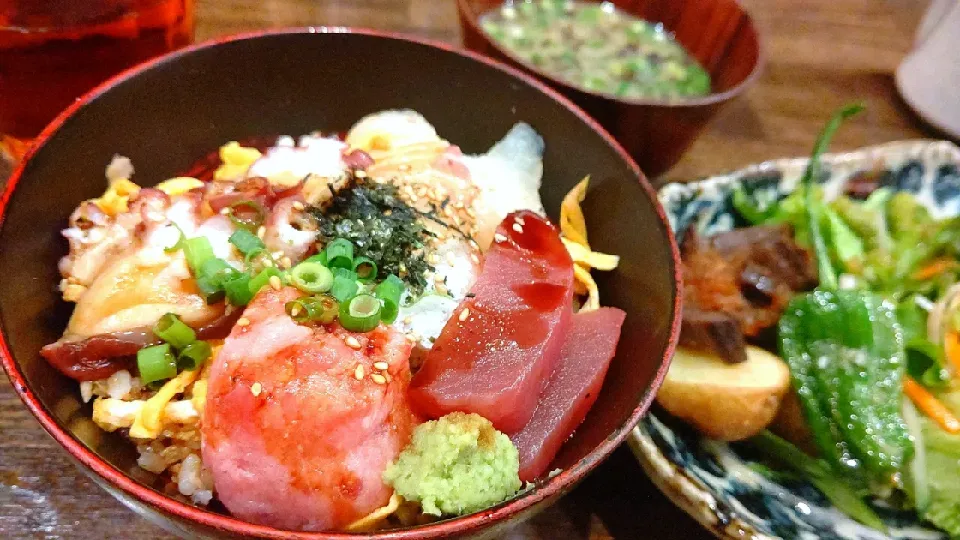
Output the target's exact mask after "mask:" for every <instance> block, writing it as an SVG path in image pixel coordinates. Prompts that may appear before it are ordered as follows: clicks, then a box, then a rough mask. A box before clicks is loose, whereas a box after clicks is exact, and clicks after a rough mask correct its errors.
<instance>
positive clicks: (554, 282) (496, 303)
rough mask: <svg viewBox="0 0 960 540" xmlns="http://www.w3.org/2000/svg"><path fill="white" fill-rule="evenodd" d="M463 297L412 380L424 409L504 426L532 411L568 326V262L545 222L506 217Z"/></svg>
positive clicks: (517, 424)
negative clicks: (476, 416)
mask: <svg viewBox="0 0 960 540" xmlns="http://www.w3.org/2000/svg"><path fill="white" fill-rule="evenodd" d="M494 238H495V240H494V243H493V244H492V245H491V247H490V250H489V251H488V252H487V254H486V259H485V260H484V263H483V268H482V270H481V271H480V276H479V278H478V279H477V283H476V285H474V288H473V294H474V296H473V297H471V298H467V299H466V300H464V302H463V303H462V304H461V305H460V306H459V307H458V308H457V310H456V311H455V312H454V316H453V317H451V319H450V320H449V321H447V324H446V326H444V328H443V331H442V332H441V333H440V337H439V338H437V341H436V343H434V345H433V348H432V349H431V350H430V352H428V353H427V355H426V359H425V360H424V363H423V366H422V367H421V368H420V371H418V372H417V374H416V375H415V376H414V377H413V381H412V382H411V384H410V401H411V403H412V404H413V405H414V407H415V408H416V409H417V410H418V411H419V412H420V413H422V414H424V415H425V416H429V417H431V418H438V417H440V416H443V415H445V414H447V413H451V412H454V411H461V412H468V413H477V414H479V415H481V416H483V417H485V418H487V419H488V420H490V421H491V422H493V425H494V426H495V427H496V428H497V429H499V430H501V431H504V432H510V431H516V430H518V429H520V428H521V427H523V426H524V425H526V423H527V422H528V421H529V420H530V417H531V415H533V410H534V408H535V407H536V404H537V396H539V395H540V392H541V390H543V387H544V385H545V384H546V381H547V379H548V378H549V376H550V374H551V373H552V372H553V368H554V367H555V366H556V364H557V361H558V360H559V358H560V348H561V346H562V345H563V337H564V335H566V333H567V330H568V329H569V326H570V314H571V312H570V305H571V302H572V300H573V262H572V261H571V259H570V255H569V254H568V253H567V250H566V248H565V247H564V246H563V243H562V242H560V235H559V234H558V233H557V230H556V229H555V228H554V227H553V225H551V224H550V222H549V221H547V220H545V219H544V218H542V217H540V216H538V215H537V214H535V213H533V212H528V211H521V212H515V213H513V214H510V215H509V216H507V217H506V218H505V219H504V220H503V222H501V223H500V226H499V227H498V228H497V232H496V234H495V236H494Z"/></svg>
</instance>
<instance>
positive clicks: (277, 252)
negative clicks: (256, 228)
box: [270, 250, 283, 259]
mask: <svg viewBox="0 0 960 540" xmlns="http://www.w3.org/2000/svg"><path fill="white" fill-rule="evenodd" d="M270 255H273V258H274V259H279V258H280V257H283V252H282V251H279V250H278V251H274V252H273V253H271V254H270Z"/></svg>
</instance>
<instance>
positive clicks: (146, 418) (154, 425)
mask: <svg viewBox="0 0 960 540" xmlns="http://www.w3.org/2000/svg"><path fill="white" fill-rule="evenodd" d="M198 375H200V370H196V369H195V370H192V371H183V372H181V373H180V374H179V375H177V376H176V377H174V378H172V379H170V380H169V381H167V383H166V384H164V385H163V388H161V389H160V390H159V391H158V392H157V393H156V394H155V395H154V396H153V397H152V398H150V399H148V400H147V402H146V403H145V404H144V405H143V408H142V409H140V411H139V412H137V417H136V419H134V421H133V425H132V426H130V436H131V437H134V438H137V439H156V438H157V437H159V436H160V432H161V431H163V409H164V407H166V406H167V403H169V402H170V400H172V399H173V398H174V397H175V396H176V395H177V394H182V393H183V391H184V390H186V389H187V387H188V386H190V384H191V383H193V381H195V380H196V379H197V376H198Z"/></svg>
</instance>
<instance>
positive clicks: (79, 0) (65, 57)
mask: <svg viewBox="0 0 960 540" xmlns="http://www.w3.org/2000/svg"><path fill="white" fill-rule="evenodd" d="M193 3H194V0H0V138H2V139H3V140H2V141H0V143H5V146H6V148H5V150H6V152H7V153H8V154H14V157H16V154H17V153H19V152H21V151H22V150H23V149H24V147H25V144H24V141H27V140H29V139H30V138H32V137H35V136H36V135H37V134H38V133H40V131H41V130H42V129H43V127H44V126H45V125H46V124H47V123H49V122H50V121H51V120H52V119H53V118H54V117H56V115H57V114H58V113H59V112H60V111H62V110H63V109H65V108H66V107H67V106H69V105H70V103H72V102H73V101H74V100H75V99H76V98H78V97H79V96H81V95H82V94H83V93H85V92H86V91H88V90H90V89H91V88H93V87H94V86H96V85H97V84H99V83H101V82H103V81H104V80H106V79H108V78H109V77H110V76H112V75H114V74H116V73H118V72H120V71H122V70H124V69H125V68H128V67H130V66H133V65H135V64H137V63H139V62H142V61H144V60H147V59H150V58H152V57H154V56H158V55H161V54H163V53H166V52H169V51H172V50H174V49H177V48H179V47H182V46H184V45H187V44H189V43H190V42H191V41H192V40H193V7H194V6H193ZM134 113H135V111H131V114H134ZM0 146H3V144H0ZM0 150H4V148H0Z"/></svg>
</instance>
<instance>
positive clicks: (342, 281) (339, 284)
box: [330, 272, 360, 302]
mask: <svg viewBox="0 0 960 540" xmlns="http://www.w3.org/2000/svg"><path fill="white" fill-rule="evenodd" d="M350 273H351V274H353V272H350ZM359 289H360V286H359V285H357V280H356V278H354V277H351V276H349V275H344V274H340V273H334V274H333V285H331V286H330V294H331V295H332V296H333V297H334V298H336V299H337V301H338V302H346V301H347V300H349V299H351V298H353V296H354V295H356V294H357V291H358V290H359Z"/></svg>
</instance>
